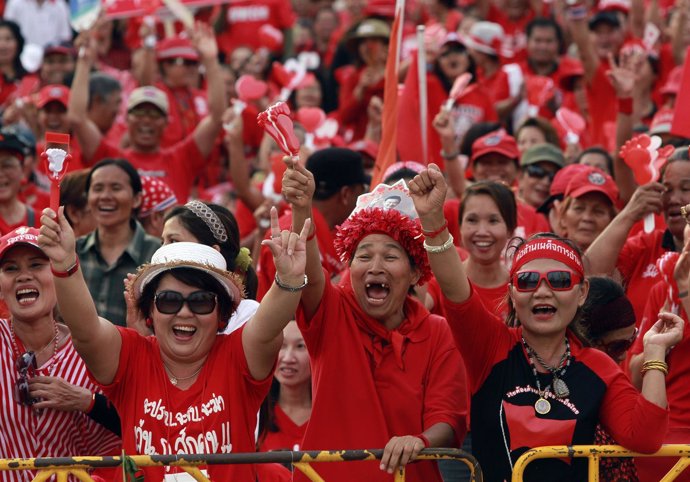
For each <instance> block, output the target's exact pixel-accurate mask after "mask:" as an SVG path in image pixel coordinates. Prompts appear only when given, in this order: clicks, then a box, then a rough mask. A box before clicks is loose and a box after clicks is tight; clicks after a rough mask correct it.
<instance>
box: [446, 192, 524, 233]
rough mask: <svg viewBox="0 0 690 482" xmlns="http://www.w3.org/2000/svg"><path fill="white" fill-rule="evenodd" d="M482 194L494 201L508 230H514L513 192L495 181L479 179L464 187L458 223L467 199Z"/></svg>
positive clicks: (515, 215)
mask: <svg viewBox="0 0 690 482" xmlns="http://www.w3.org/2000/svg"><path fill="white" fill-rule="evenodd" d="M482 194H483V195H486V196H489V197H490V198H491V199H493V201H494V202H495V203H496V207H498V212H499V213H501V217H502V218H503V222H504V223H505V225H506V227H507V228H508V232H509V233H512V232H513V231H515V228H516V227H517V203H516V201H515V194H513V191H512V190H511V189H510V188H509V187H508V186H506V185H505V184H502V183H500V182H496V181H480V182H477V183H475V184H472V185H471V186H469V187H468V188H467V189H465V193H464V194H463V196H462V202H461V203H460V212H459V216H458V218H459V222H460V224H462V217H463V216H464V215H465V204H466V203H467V200H468V199H470V198H473V197H475V196H479V195H482Z"/></svg>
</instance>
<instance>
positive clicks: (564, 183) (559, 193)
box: [537, 164, 589, 236]
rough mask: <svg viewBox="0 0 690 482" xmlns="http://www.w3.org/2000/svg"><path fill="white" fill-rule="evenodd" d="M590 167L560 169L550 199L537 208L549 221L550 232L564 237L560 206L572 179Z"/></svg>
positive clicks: (578, 166)
mask: <svg viewBox="0 0 690 482" xmlns="http://www.w3.org/2000/svg"><path fill="white" fill-rule="evenodd" d="M587 169H589V166H587V165H585V164H569V165H567V166H565V167H564V168H563V169H560V170H559V171H558V172H557V173H556V175H555V176H554V178H553V181H551V187H550V188H549V197H548V198H546V200H545V201H544V202H543V203H542V205H541V206H539V207H538V208H537V212H538V213H541V214H543V215H544V216H546V219H548V221H549V226H550V228H551V229H550V231H551V232H553V233H556V234H557V235H559V236H562V231H561V227H560V223H559V220H560V206H561V202H562V201H563V198H564V197H565V188H566V187H568V183H569V182H570V178H571V177H573V176H574V175H575V174H577V173H578V172H580V171H586V170H587Z"/></svg>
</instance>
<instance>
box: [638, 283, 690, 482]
mask: <svg viewBox="0 0 690 482" xmlns="http://www.w3.org/2000/svg"><path fill="white" fill-rule="evenodd" d="M667 292H668V285H666V283H665V282H664V281H659V282H657V283H656V284H655V285H654V286H653V287H652V289H651V291H650V292H649V293H648V296H647V305H646V307H645V310H644V315H643V317H642V321H641V322H640V333H639V335H638V336H637V340H636V341H635V344H634V345H633V347H632V348H631V350H630V353H631V354H633V355H636V354H638V353H642V352H643V351H644V345H643V343H642V342H643V338H644V335H645V333H647V332H648V331H649V329H650V328H651V327H652V325H654V323H656V321H657V319H658V317H657V315H658V313H659V311H661V309H662V308H663V306H664V303H665V302H666V293H667ZM678 315H679V316H680V317H681V318H683V320H684V321H685V330H684V331H683V340H682V341H681V342H680V343H678V344H677V345H676V346H675V347H673V349H672V350H671V351H670V352H669V354H668V355H667V356H666V362H667V363H668V376H667V377H666V398H667V400H668V406H669V422H668V424H669V429H668V432H667V433H666V438H665V439H664V443H667V444H669V443H688V441H690V383H688V380H689V379H690V329H689V327H688V315H687V314H686V313H685V310H683V308H682V306H681V308H680V312H679V313H678ZM676 462H677V459H676V458H653V459H646V458H641V457H638V458H636V459H635V465H636V466H637V470H638V472H639V475H640V480H660V479H661V478H662V477H663V475H665V474H666V473H667V472H668V471H669V470H670V469H671V467H672V466H673V465H674V464H675V463H676ZM676 480H680V481H683V482H687V481H689V480H690V473H687V472H684V473H682V474H681V475H680V477H679V478H677V479H676Z"/></svg>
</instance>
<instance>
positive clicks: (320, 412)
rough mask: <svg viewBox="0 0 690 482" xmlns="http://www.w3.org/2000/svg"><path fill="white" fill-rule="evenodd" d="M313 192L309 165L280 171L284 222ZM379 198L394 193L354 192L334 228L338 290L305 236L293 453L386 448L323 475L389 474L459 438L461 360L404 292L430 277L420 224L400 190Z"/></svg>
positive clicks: (428, 475)
mask: <svg viewBox="0 0 690 482" xmlns="http://www.w3.org/2000/svg"><path fill="white" fill-rule="evenodd" d="M313 193H314V178H313V176H312V175H311V173H310V172H309V171H307V170H306V169H305V168H303V167H301V166H295V168H294V169H288V170H287V171H286V174H285V175H284V177H283V194H284V195H285V196H286V197H287V199H288V201H289V202H290V203H291V204H292V207H293V223H294V224H293V225H294V226H300V225H301V224H302V222H304V220H305V219H307V218H308V217H309V216H311V212H312V211H311V199H312V195H313ZM387 194H397V195H401V197H402V198H404V199H403V200H402V201H401V203H400V204H398V206H396V208H395V209H387V210H386V209H381V208H380V207H377V208H368V207H366V206H368V205H369V199H366V197H364V196H362V197H361V198H360V200H359V201H358V207H357V208H355V211H354V212H353V214H352V215H351V216H350V217H349V218H348V219H347V220H346V221H345V222H344V223H343V224H342V225H340V227H339V228H338V231H337V233H336V241H335V245H336V250H337V252H338V255H339V256H340V257H341V259H342V260H343V261H344V262H347V263H348V264H349V279H347V280H343V281H341V283H340V285H339V286H334V285H332V284H331V283H329V282H328V281H327V279H328V277H327V276H326V275H325V274H324V272H323V271H322V268H321V262H320V260H319V251H318V246H317V243H316V239H314V236H311V237H310V238H309V241H308V243H307V274H308V276H309V284H308V285H307V287H306V288H305V290H304V292H303V294H302V299H301V303H300V310H299V312H298V314H297V324H298V326H299V328H300V330H301V331H302V335H303V336H304V341H305V342H306V344H307V348H308V349H309V355H310V358H311V363H312V380H313V382H312V386H313V393H312V395H313V403H312V413H311V418H310V419H309V424H308V426H307V430H306V433H305V436H304V441H303V444H302V448H303V449H305V450H311V449H355V448H362V447H385V449H384V455H383V458H382V460H381V463H380V467H379V466H377V465H376V463H375V462H373V461H372V462H366V463H358V464H352V465H350V464H348V465H347V466H341V464H327V466H324V467H323V468H321V467H319V468H318V471H319V473H320V474H321V475H322V476H323V477H324V479H325V480H331V481H336V482H337V481H344V480H348V481H349V480H367V481H378V480H391V476H390V475H388V474H386V473H385V472H386V471H387V472H388V473H389V474H390V473H393V471H394V470H395V469H396V468H397V467H399V466H402V465H405V464H407V463H408V462H409V461H411V460H412V459H414V458H415V456H416V455H417V454H418V453H419V452H420V450H422V449H423V448H424V447H449V446H458V445H459V444H460V442H461V441H462V439H463V438H464V436H465V415H466V408H465V405H466V399H467V396H466V393H465V390H464V368H463V365H462V360H461V359H460V356H459V354H458V352H457V350H456V349H455V347H454V346H453V342H452V337H451V334H450V331H449V329H448V326H447V324H446V322H445V321H444V320H443V318H441V317H438V316H435V315H431V314H429V312H428V311H427V310H426V309H425V308H424V306H423V305H422V304H421V303H419V302H418V301H416V300H415V299H414V298H413V297H411V296H410V295H409V293H410V291H411V289H412V288H413V287H414V286H415V285H417V284H422V283H425V282H426V281H427V280H428V279H429V275H430V273H429V265H428V262H427V259H426V256H425V255H424V252H423V248H422V240H421V237H420V235H421V231H420V230H419V227H418V225H417V223H416V221H415V220H413V219H411V218H410V215H412V216H414V210H413V209H412V204H411V200H410V198H409V196H407V195H406V194H405V190H402V189H397V190H394V191H393V192H390V193H387ZM382 197H387V196H382ZM363 198H364V199H363ZM382 203H383V201H381V203H380V204H382ZM404 208H406V209H407V210H408V211H407V212H405V211H402V209H404ZM399 209H400V210H399ZM262 305H263V302H262ZM344 394H346V396H344ZM334 413H337V416H335V417H334V416H333V414H334ZM379 469H380V470H379ZM382 471H384V472H382ZM407 480H411V481H439V482H440V480H441V477H440V474H439V473H438V470H437V468H436V464H434V463H432V462H420V463H417V464H413V465H411V466H409V467H408V469H407Z"/></svg>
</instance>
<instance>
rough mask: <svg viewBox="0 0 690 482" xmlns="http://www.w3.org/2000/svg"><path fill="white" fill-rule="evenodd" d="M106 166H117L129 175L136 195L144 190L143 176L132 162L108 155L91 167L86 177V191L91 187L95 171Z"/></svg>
mask: <svg viewBox="0 0 690 482" xmlns="http://www.w3.org/2000/svg"><path fill="white" fill-rule="evenodd" d="M106 166H117V167H119V168H120V169H122V170H123V171H125V173H126V174H127V176H129V185H130V186H132V191H133V192H134V195H135V196H136V195H137V194H139V193H140V192H141V190H142V187H141V177H140V176H139V172H138V171H137V170H136V169H135V168H134V166H133V165H132V164H130V163H129V161H127V160H126V159H120V158H112V157H107V158H105V159H103V160H101V161H99V162H98V163H96V165H95V166H93V167H92V168H91V171H90V172H89V175H88V176H87V177H86V185H85V190H86V192H89V189H91V178H92V177H93V173H94V172H96V171H97V170H99V169H100V168H101V167H106Z"/></svg>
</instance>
